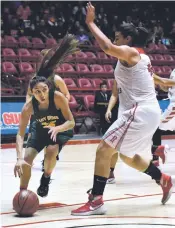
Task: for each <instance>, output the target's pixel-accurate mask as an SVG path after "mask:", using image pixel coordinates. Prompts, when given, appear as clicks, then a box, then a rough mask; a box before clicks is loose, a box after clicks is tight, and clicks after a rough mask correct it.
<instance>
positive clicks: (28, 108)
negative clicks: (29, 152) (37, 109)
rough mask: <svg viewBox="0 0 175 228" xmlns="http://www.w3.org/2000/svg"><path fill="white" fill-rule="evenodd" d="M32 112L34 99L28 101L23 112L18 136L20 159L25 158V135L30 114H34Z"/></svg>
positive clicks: (18, 155)
mask: <svg viewBox="0 0 175 228" xmlns="http://www.w3.org/2000/svg"><path fill="white" fill-rule="evenodd" d="M32 113H33V107H32V101H30V102H26V103H25V104H24V106H23V109H22V112H21V119H20V123H19V130H18V134H17V136H16V151H17V158H18V159H20V158H23V156H22V150H23V143H24V136H25V132H26V128H27V124H28V122H29V120H30V116H31V115H32Z"/></svg>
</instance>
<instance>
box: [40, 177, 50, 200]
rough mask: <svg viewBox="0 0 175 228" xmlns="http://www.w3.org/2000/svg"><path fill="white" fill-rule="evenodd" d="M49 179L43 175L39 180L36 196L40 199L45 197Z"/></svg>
mask: <svg viewBox="0 0 175 228" xmlns="http://www.w3.org/2000/svg"><path fill="white" fill-rule="evenodd" d="M49 184H50V177H45V176H44V173H43V175H42V177H41V180H40V186H39V188H38V189H37V194H38V195H39V196H41V197H46V196H47V195H48V192H49Z"/></svg>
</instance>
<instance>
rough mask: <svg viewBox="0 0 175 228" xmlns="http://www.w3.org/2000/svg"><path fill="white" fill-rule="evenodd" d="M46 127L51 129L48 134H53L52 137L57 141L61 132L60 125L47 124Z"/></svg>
mask: <svg viewBox="0 0 175 228" xmlns="http://www.w3.org/2000/svg"><path fill="white" fill-rule="evenodd" d="M44 128H48V129H49V131H48V134H51V136H50V138H51V139H52V140H53V141H54V142H56V136H57V134H58V132H59V127H58V126H57V127H51V126H45V127H44Z"/></svg>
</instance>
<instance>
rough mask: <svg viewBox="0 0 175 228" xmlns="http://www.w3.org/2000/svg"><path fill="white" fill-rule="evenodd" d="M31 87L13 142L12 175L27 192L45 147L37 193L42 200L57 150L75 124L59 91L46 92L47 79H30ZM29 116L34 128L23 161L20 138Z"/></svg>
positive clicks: (22, 135)
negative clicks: (32, 169)
mask: <svg viewBox="0 0 175 228" xmlns="http://www.w3.org/2000/svg"><path fill="white" fill-rule="evenodd" d="M30 88H31V90H32V92H33V98H32V100H31V101H29V102H27V103H26V104H25V105H24V107H23V110H22V113H21V121H20V126H19V131H18V135H17V140H16V149H17V163H16V165H15V175H16V173H17V172H18V174H19V176H20V177H21V184H20V189H26V188H27V186H28V182H29V179H30V175H31V165H32V163H33V160H34V158H35V157H36V155H37V154H38V153H39V152H40V151H41V150H43V149H44V147H46V155H45V164H44V173H43V175H42V177H41V183H40V186H39V188H38V190H37V193H38V195H40V196H42V197H44V196H46V195H47V194H48V190H49V183H50V176H51V173H52V171H53V169H54V167H55V164H56V155H57V154H58V150H60V149H61V148H62V146H63V145H64V144H65V143H66V142H67V141H68V140H69V139H70V138H71V137H72V136H73V134H72V131H71V129H72V128H73V127H74V125H75V122H74V119H73V116H72V113H71V111H70V109H69V105H68V103H67V101H66V98H65V97H64V95H63V94H61V93H60V92H58V91H53V90H49V87H48V84H47V79H46V78H44V77H35V78H33V79H32V80H31V82H30ZM31 114H33V116H34V118H35V121H34V122H33V124H34V127H32V131H31V136H30V137H29V139H28V141H27V146H26V150H25V155H24V159H23V156H22V149H23V137H24V134H25V130H26V126H27V123H28V121H29V118H30V116H31ZM69 130H70V131H69Z"/></svg>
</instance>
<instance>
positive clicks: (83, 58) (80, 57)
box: [74, 51, 87, 63]
mask: <svg viewBox="0 0 175 228" xmlns="http://www.w3.org/2000/svg"><path fill="white" fill-rule="evenodd" d="M74 56H75V60H76V62H79V63H86V62H87V55H86V54H85V53H84V52H82V51H80V52H77V53H75V54H74Z"/></svg>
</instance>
